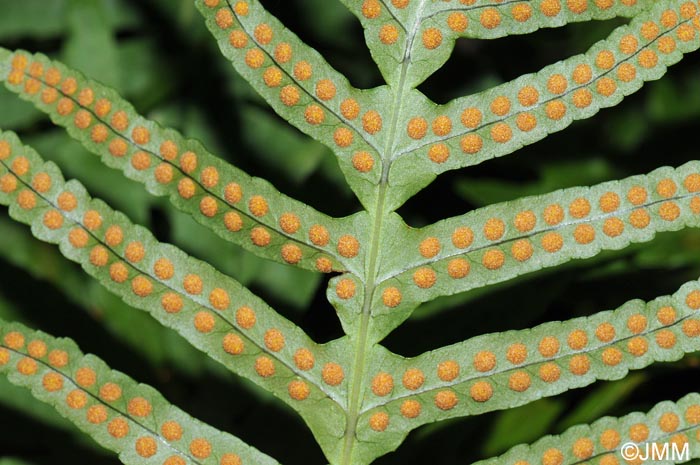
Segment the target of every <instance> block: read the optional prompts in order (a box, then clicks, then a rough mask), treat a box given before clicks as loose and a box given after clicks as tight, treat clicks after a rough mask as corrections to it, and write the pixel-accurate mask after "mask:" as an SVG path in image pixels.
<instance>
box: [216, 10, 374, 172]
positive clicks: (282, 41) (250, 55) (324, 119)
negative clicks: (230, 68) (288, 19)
mask: <svg viewBox="0 0 700 465" xmlns="http://www.w3.org/2000/svg"><path fill="white" fill-rule="evenodd" d="M205 5H207V6H208V7H209V8H211V9H212V17H213V20H214V22H215V23H216V26H217V27H218V29H219V30H220V31H222V32H225V33H226V34H227V39H226V41H225V44H226V47H228V48H229V50H230V51H231V53H234V54H236V55H239V54H240V57H241V61H242V62H243V63H245V68H243V70H242V71H243V72H244V74H248V75H252V76H253V78H254V80H253V82H252V83H253V84H254V85H256V84H257V85H260V86H261V92H262V94H263V95H275V97H274V100H272V103H273V104H275V105H276V106H278V107H279V108H280V109H281V111H282V112H283V114H284V113H287V112H288V110H289V109H295V112H294V113H288V114H290V115H297V114H298V115H299V116H301V117H302V118H303V121H304V127H302V129H303V130H305V131H312V133H313V134H314V135H317V136H318V137H321V138H327V137H328V140H327V141H326V143H327V144H328V145H330V146H331V147H332V148H334V149H335V150H338V151H341V152H342V153H343V154H346V153H347V157H345V156H344V157H343V158H342V160H343V161H344V162H347V163H350V164H351V165H352V166H353V168H354V169H355V170H356V171H357V172H358V173H370V172H371V171H372V170H373V169H374V167H375V165H376V163H377V150H378V146H377V145H376V143H375V141H374V136H375V135H378V133H379V132H380V131H381V130H382V128H383V121H382V116H381V114H380V113H379V111H378V110H377V109H374V108H363V107H362V105H361V104H360V102H359V101H358V100H357V98H356V97H355V96H354V95H353V94H352V93H351V92H350V91H349V86H348V85H347V83H346V82H345V81H344V79H343V78H342V77H339V76H338V75H337V73H336V72H334V71H332V69H331V68H330V66H328V65H327V64H325V63H323V62H322V61H321V60H320V59H318V58H314V59H311V58H308V55H309V54H308V53H307V52H308V51H309V49H308V48H307V47H304V46H303V45H302V44H301V42H300V41H299V40H298V39H297V38H296V37H293V36H292V35H291V34H290V33H289V32H288V31H284V32H281V31H282V28H281V27H280V28H279V31H280V32H278V30H277V28H278V26H277V25H276V23H275V22H270V23H266V22H258V23H252V22H251V20H249V17H251V16H253V14H252V9H253V8H258V7H257V6H253V5H250V4H249V3H248V2H244V1H238V2H233V3H231V4H228V3H226V2H211V3H208V2H205ZM231 5H233V6H231ZM261 11H262V10H261ZM270 19H271V20H272V18H270ZM271 98H272V97H271ZM297 109H298V112H296V110H297ZM329 128H332V130H329ZM331 133H332V137H329V135H330V134H331ZM350 154H352V155H350Z"/></svg>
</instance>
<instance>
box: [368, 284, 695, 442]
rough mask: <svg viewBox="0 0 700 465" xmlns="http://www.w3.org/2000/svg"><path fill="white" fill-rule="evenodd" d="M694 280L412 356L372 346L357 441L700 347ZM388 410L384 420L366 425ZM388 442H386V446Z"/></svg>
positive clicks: (618, 374) (501, 405) (400, 433)
mask: <svg viewBox="0 0 700 465" xmlns="http://www.w3.org/2000/svg"><path fill="white" fill-rule="evenodd" d="M699 309H700V283H698V281H692V282H690V283H687V284H685V285H683V286H682V287H681V288H680V289H679V290H678V291H677V292H676V293H675V294H673V295H670V296H664V297H660V298H657V299H655V300H653V301H650V302H643V301H641V300H633V301H630V302H627V303H626V304H624V305H622V306H621V307H619V308H618V309H616V310H613V311H606V312H600V313H596V314H594V315H592V316H589V317H584V318H575V319H573V320H569V321H565V322H551V323H545V324H542V325H540V326H538V327H535V328H532V329H526V330H520V331H508V332H504V333H496V334H488V335H483V336H477V337H475V338H472V339H470V340H468V341H465V342H462V343H458V344H454V345H452V346H449V347H444V348H441V349H437V350H434V351H431V352H427V353H425V354H423V355H420V356H418V357H415V358H410V359H402V358H400V357H397V356H395V355H393V354H391V353H389V352H387V351H385V350H384V349H377V351H376V353H375V357H374V358H375V360H374V364H373V366H372V368H371V369H369V370H368V371H369V373H370V374H369V378H368V382H367V383H366V388H365V389H366V391H365V393H364V399H365V403H364V404H363V406H362V410H361V412H362V414H361V417H360V418H361V420H360V425H362V428H363V429H362V433H360V434H359V437H360V440H361V441H367V442H375V441H376V439H375V438H377V437H379V434H380V433H381V434H382V435H383V436H382V437H383V438H385V439H386V440H387V442H389V443H391V444H392V445H393V447H396V446H398V444H399V443H400V442H401V441H402V440H403V438H404V436H405V435H406V434H407V433H408V432H409V431H410V430H412V429H414V428H417V427H418V426H420V425H423V424H426V423H432V422H435V421H440V420H444V419H447V418H454V417H461V416H466V415H478V414H481V413H485V412H489V411H493V410H500V409H507V408H512V407H516V406H519V405H523V404H526V403H529V402H532V401H534V400H537V399H540V398H543V397H548V396H554V395H557V394H560V393H562V392H564V391H567V390H569V389H574V388H579V387H583V386H587V385H589V384H591V383H593V382H595V381H597V380H617V379H621V378H624V377H625V376H626V375H627V373H628V372H629V370H638V369H641V368H644V367H646V366H648V365H650V364H652V363H654V362H661V361H664V362H668V361H675V360H678V359H680V358H682V357H683V356H684V355H685V354H687V353H691V352H695V351H698V350H700V313H699V312H698V310H699ZM385 416H387V418H388V423H387V425H386V428H385V429H382V430H377V429H376V428H375V426H376V421H377V419H378V418H383V417H385ZM389 450H393V449H386V450H384V451H383V453H384V452H388V451H389Z"/></svg>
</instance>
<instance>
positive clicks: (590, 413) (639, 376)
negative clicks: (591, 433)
mask: <svg viewBox="0 0 700 465" xmlns="http://www.w3.org/2000/svg"><path fill="white" fill-rule="evenodd" d="M645 378H646V377H645V376H644V374H643V373H635V374H634V375H630V376H627V377H626V378H624V379H621V380H620V381H615V382H612V383H607V384H605V385H603V386H600V387H599V388H597V389H595V390H594V391H593V392H592V393H591V394H590V395H589V396H587V397H586V398H585V399H583V401H582V402H580V403H579V404H578V405H577V406H576V408H574V409H573V411H571V412H570V413H569V414H568V415H566V417H564V419H563V420H562V421H561V422H560V424H559V425H558V426H557V428H558V429H566V428H570V427H572V426H574V425H578V424H580V423H590V422H592V421H594V420H595V419H596V418H600V417H601V416H602V415H605V414H606V413H608V412H609V411H610V409H611V408H613V407H615V406H617V405H620V402H622V401H623V400H624V399H625V397H627V396H629V395H631V394H632V393H633V392H634V390H635V389H636V388H637V387H638V386H639V385H640V384H641V383H642V382H644V381H645Z"/></svg>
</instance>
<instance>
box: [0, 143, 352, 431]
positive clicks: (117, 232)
mask: <svg viewBox="0 0 700 465" xmlns="http://www.w3.org/2000/svg"><path fill="white" fill-rule="evenodd" d="M0 173H2V174H0V204H3V205H9V206H10V215H11V216H12V217H13V218H14V219H16V220H18V221H20V222H23V223H26V224H29V225H31V227H32V232H33V233H34V235H35V236H36V237H37V238H38V239H40V240H43V241H46V242H50V243H55V244H58V245H59V248H60V250H61V253H63V255H64V256H66V257H67V258H69V259H70V260H73V261H75V262H77V263H80V264H81V265H82V266H83V269H84V270H85V271H86V272H87V273H88V274H90V275H91V276H93V277H95V278H96V279H97V280H98V281H99V282H100V283H101V284H102V285H103V286H105V287H106V288H108V289H109V290H110V291H112V292H113V293H115V294H117V295H118V296H120V297H121V298H122V299H123V300H124V301H125V302H127V303H128V304H130V305H132V306H134V307H136V308H140V309H142V310H145V311H147V312H149V313H151V315H152V316H153V317H154V318H155V319H157V320H158V321H160V322H161V323H162V324H163V325H165V326H168V327H171V328H173V329H175V330H176V331H178V332H179V333H180V334H181V335H182V336H184V337H185V338H186V339H187V340H188V341H189V342H190V343H191V344H193V345H194V346H195V347H197V348H198V349H200V350H201V351H203V352H205V353H207V354H208V355H209V356H211V357H212V358H214V359H215V360H217V361H219V362H221V363H222V364H223V365H224V366H226V367H227V368H228V369H230V370H231V371H233V372H235V373H237V374H239V375H241V376H244V377H246V378H248V379H250V380H252V381H253V382H254V383H256V384H258V385H260V386H262V387H264V388H265V389H267V390H269V391H271V392H273V393H274V394H275V395H277V396H278V397H279V398H280V399H282V400H283V401H284V402H285V403H287V404H288V405H290V406H291V407H292V408H294V409H295V410H297V411H298V412H299V413H300V414H301V415H302V416H303V417H304V418H305V419H306V420H307V422H308V423H309V425H310V427H311V428H312V429H313V430H314V431H315V432H318V433H319V434H325V433H326V428H327V427H328V425H329V424H333V423H337V422H342V419H343V412H342V410H341V408H340V406H341V405H343V404H344V398H345V391H344V384H343V378H340V379H334V382H332V383H329V382H327V379H326V377H324V375H323V373H324V369H327V366H332V367H337V368H338V370H339V371H340V372H341V373H342V372H343V369H342V367H343V366H348V363H347V361H346V357H347V355H346V354H345V353H343V351H342V347H341V346H340V345H339V344H330V345H326V346H323V347H321V346H319V345H317V344H316V343H314V342H313V341H312V340H311V339H310V338H309V337H308V336H306V334H305V333H304V332H303V331H302V330H301V329H300V328H298V327H297V326H295V325H294V324H293V323H291V322H290V321H288V320H286V319H285V318H283V317H282V316H280V315H279V314H278V313H276V312H275V311H274V310H272V309H271V308H270V307H269V306H268V305H267V304H265V303H264V302H263V301H262V300H261V299H260V298H258V297H256V296H255V295H254V294H252V293H251V292H250V291H248V290H247V289H246V288H244V287H243V286H241V285H240V284H239V283H238V282H237V281H235V280H233V279H232V278H229V277H227V276H225V275H223V274H221V273H219V272H217V271H216V270H214V269H213V268H212V267H211V266H209V265H207V264H205V263H202V262H200V261H199V260H196V259H194V258H191V257H188V256H187V255H186V254H185V253H184V252H182V251H180V250H179V249H177V248H176V247H174V246H171V245H169V244H162V243H160V242H158V241H157V240H156V239H155V238H154V237H153V235H152V234H151V233H150V232H148V231H147V230H145V229H144V228H141V227H138V226H134V225H133V224H131V223H130V222H129V220H128V219H127V218H126V217H125V216H124V215H123V214H121V213H119V212H115V211H114V210H112V209H111V208H109V207H108V206H107V205H105V204H104V202H101V201H99V200H94V199H91V198H90V197H89V196H88V194H87V192H86V191H85V189H84V187H83V186H82V185H81V184H80V183H78V182H76V181H69V182H64V180H63V177H62V175H61V173H60V171H59V169H58V168H57V167H56V166H55V165H54V164H52V163H45V162H43V160H41V158H40V157H39V156H38V155H37V154H36V152H35V151H33V150H32V149H30V148H29V147H26V146H22V145H21V144H20V141H19V140H18V139H17V137H16V136H15V135H14V134H12V133H4V134H1V135H0ZM320 405H323V406H324V408H325V409H326V411H327V415H325V416H324V417H323V418H320V417H318V416H317V415H315V412H316V409H317V408H319V406H320ZM321 441H322V442H323V440H322V439H321Z"/></svg>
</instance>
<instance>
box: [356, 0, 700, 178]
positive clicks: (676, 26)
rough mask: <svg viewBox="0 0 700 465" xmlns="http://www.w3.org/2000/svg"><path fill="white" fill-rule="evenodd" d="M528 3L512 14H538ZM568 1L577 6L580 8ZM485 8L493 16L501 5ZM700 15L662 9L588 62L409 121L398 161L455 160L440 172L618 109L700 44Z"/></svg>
mask: <svg viewBox="0 0 700 465" xmlns="http://www.w3.org/2000/svg"><path fill="white" fill-rule="evenodd" d="M368 1H369V2H372V1H374V0H368ZM529 3H531V2H528V3H527V4H526V3H518V4H516V5H515V6H514V7H513V8H515V7H528V8H531V7H530V6H529ZM540 3H541V6H542V5H546V4H553V5H554V4H559V3H560V2H559V1H558V0H552V1H550V0H543V1H542V2H540ZM566 3H567V5H568V6H569V7H571V6H572V5H573V3H577V2H572V1H569V2H566ZM578 3H580V4H588V3H590V2H586V1H583V2H578ZM633 3H636V2H633ZM504 5H505V4H504ZM481 10H483V13H482V14H487V12H488V11H489V10H493V11H496V7H494V8H490V9H480V11H481ZM556 11H559V10H556ZM698 12H699V8H698V6H697V5H696V3H695V2H692V1H688V2H686V3H684V4H682V5H681V6H680V8H678V9H666V10H663V11H660V12H659V13H658V14H657V15H656V17H655V18H653V20H652V19H648V20H646V21H636V20H635V21H633V22H632V23H631V25H630V26H629V27H628V28H627V30H626V31H625V32H624V33H621V34H617V35H616V36H615V37H614V38H612V39H608V40H606V41H603V42H601V43H599V44H597V45H596V46H594V47H593V48H592V49H591V51H590V52H589V53H588V54H586V55H585V56H583V57H575V58H572V59H569V60H566V61H565V63H566V64H567V65H566V66H562V65H561V64H557V65H554V66H550V67H548V68H545V69H544V70H543V71H541V72H540V73H538V74H537V75H533V76H527V77H524V78H522V79H518V80H517V81H516V82H514V83H509V84H505V85H502V86H499V87H495V88H493V89H491V90H489V91H487V92H485V93H483V94H479V95H477V96H473V97H469V98H465V99H460V100H457V101H455V102H454V103H452V104H450V105H449V106H447V107H444V109H445V111H446V112H445V113H437V114H433V115H422V114H416V115H410V116H409V117H408V118H407V120H406V121H405V122H404V123H403V124H404V131H405V132H404V134H405V135H406V138H407V140H409V141H415V142H413V143H411V144H409V145H408V148H406V149H405V150H404V151H403V152H400V153H399V154H398V155H397V156H402V155H404V154H406V153H413V152H420V153H424V154H425V156H426V157H427V159H429V160H430V161H432V162H433V163H435V164H437V165H442V164H444V163H446V162H447V161H448V160H449V159H451V158H452V160H453V161H452V162H451V163H449V164H448V165H446V166H445V167H443V168H441V169H444V168H446V167H448V166H451V167H454V166H467V165H473V164H475V163H477V162H478V161H483V159H484V158H485V157H486V158H491V157H494V156H500V155H504V154H508V153H511V152H512V151H513V150H515V149H516V148H517V147H518V145H516V143H518V142H525V141H527V142H532V141H534V140H538V139H540V138H542V137H544V136H545V135H546V133H547V132H552V125H553V124H554V125H555V126H557V125H558V126H561V127H564V126H566V125H567V124H568V123H569V122H570V121H571V119H578V118H581V117H586V116H590V115H591V114H592V113H593V112H595V111H596V110H597V109H599V108H602V107H607V106H611V105H614V104H616V103H617V102H618V99H619V98H620V97H621V96H623V95H627V94H629V93H630V92H632V91H634V90H636V89H637V87H638V82H639V81H640V80H649V79H654V78H656V77H658V72H659V71H660V70H661V69H662V68H663V67H664V66H665V65H666V64H670V63H674V62H675V56H676V55H675V53H677V51H678V50H679V49H683V47H685V46H686V45H687V44H690V43H693V42H694V41H696V40H697V39H698V34H699V33H698V29H699V27H700V16H699V15H698ZM455 14H459V13H455ZM426 32H427V33H431V34H438V33H439V31H438V30H427V31H426ZM424 40H425V38H424ZM564 69H567V71H563V70H564ZM484 100H486V101H487V104H486V105H484V104H483V103H482V102H483V101H484ZM540 126H543V127H545V128H546V129H545V130H544V131H543V130H541V129H540ZM453 155H455V156H454V157H453Z"/></svg>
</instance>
